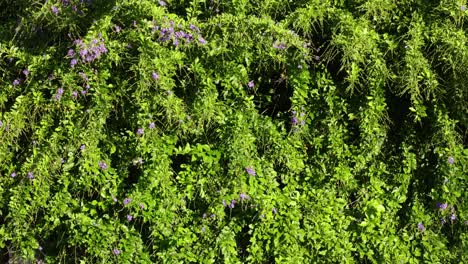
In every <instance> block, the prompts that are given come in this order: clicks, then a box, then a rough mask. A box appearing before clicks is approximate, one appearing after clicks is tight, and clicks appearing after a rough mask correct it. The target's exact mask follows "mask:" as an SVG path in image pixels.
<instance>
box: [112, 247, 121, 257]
mask: <svg viewBox="0 0 468 264" xmlns="http://www.w3.org/2000/svg"><path fill="white" fill-rule="evenodd" d="M112 253H113V254H114V255H116V256H117V255H119V254H120V250H118V249H116V248H114V249H113V250H112Z"/></svg>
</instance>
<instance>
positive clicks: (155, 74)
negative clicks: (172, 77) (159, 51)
mask: <svg viewBox="0 0 468 264" xmlns="http://www.w3.org/2000/svg"><path fill="white" fill-rule="evenodd" d="M151 77H152V78H153V80H159V75H158V74H157V73H156V72H153V73H152V74H151Z"/></svg>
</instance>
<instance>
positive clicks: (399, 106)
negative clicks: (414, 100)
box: [385, 89, 411, 148]
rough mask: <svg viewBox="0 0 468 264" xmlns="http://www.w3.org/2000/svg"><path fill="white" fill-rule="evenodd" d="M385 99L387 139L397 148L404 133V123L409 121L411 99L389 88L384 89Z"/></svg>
mask: <svg viewBox="0 0 468 264" xmlns="http://www.w3.org/2000/svg"><path fill="white" fill-rule="evenodd" d="M385 101H386V102H387V106H388V117H389V119H390V129H389V131H388V134H387V135H388V141H389V143H391V144H393V145H394V146H395V147H396V148H398V147H399V146H401V143H402V142H403V139H404V136H403V135H406V129H404V128H405V127H406V126H404V123H406V122H408V121H409V114H410V110H409V108H410V106H411V100H410V98H409V95H408V94H405V95H403V96H398V95H396V94H395V93H393V92H391V91H390V89H386V90H385ZM386 145H387V144H386Z"/></svg>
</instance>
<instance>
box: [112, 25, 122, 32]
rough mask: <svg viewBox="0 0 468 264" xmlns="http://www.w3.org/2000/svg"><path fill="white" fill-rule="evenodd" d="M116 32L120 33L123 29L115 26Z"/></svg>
mask: <svg viewBox="0 0 468 264" xmlns="http://www.w3.org/2000/svg"><path fill="white" fill-rule="evenodd" d="M114 30H115V32H117V33H119V32H120V30H122V28H121V27H119V26H117V25H115V26H114Z"/></svg>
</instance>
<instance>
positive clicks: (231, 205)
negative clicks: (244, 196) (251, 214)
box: [229, 200, 237, 209]
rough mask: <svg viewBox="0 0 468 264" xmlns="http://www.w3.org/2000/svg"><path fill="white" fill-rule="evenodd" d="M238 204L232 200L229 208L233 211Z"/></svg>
mask: <svg viewBox="0 0 468 264" xmlns="http://www.w3.org/2000/svg"><path fill="white" fill-rule="evenodd" d="M236 203H237V201H236V200H231V204H230V205H229V208H231V209H233V208H234V205H235V204H236Z"/></svg>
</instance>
